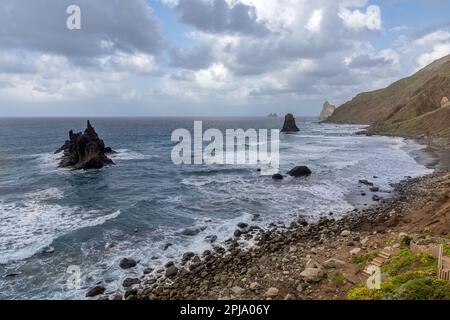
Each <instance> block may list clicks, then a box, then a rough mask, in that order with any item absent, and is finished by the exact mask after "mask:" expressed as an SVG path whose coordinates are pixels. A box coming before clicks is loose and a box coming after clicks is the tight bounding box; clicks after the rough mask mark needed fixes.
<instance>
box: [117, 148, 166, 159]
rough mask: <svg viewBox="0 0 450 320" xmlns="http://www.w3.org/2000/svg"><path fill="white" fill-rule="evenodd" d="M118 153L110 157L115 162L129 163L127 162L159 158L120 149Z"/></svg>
mask: <svg viewBox="0 0 450 320" xmlns="http://www.w3.org/2000/svg"><path fill="white" fill-rule="evenodd" d="M116 152H117V153H115V154H112V155H110V158H111V159H113V160H119V161H127V160H148V159H154V158H158V155H151V154H143V153H140V152H136V151H132V150H128V149H118V150H116Z"/></svg>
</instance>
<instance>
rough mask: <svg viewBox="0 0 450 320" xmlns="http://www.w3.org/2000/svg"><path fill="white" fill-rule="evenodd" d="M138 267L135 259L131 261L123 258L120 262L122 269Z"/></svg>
mask: <svg viewBox="0 0 450 320" xmlns="http://www.w3.org/2000/svg"><path fill="white" fill-rule="evenodd" d="M136 265H137V261H136V260H134V259H129V258H123V259H122V260H120V262H119V267H120V268H122V269H131V268H134V267H136Z"/></svg>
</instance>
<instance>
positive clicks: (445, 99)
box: [327, 55, 450, 144]
mask: <svg viewBox="0 0 450 320" xmlns="http://www.w3.org/2000/svg"><path fill="white" fill-rule="evenodd" d="M449 98H450V55H448V56H445V57H443V58H441V59H439V60H436V61H434V62H433V63H432V64H430V65H428V66H427V67H425V68H423V69H422V70H420V71H418V72H417V73H415V74H414V75H412V76H410V77H408V78H404V79H401V80H399V81H397V82H395V83H393V84H392V85H390V86H388V87H387V88H384V89H380V90H376V91H372V92H366V93H361V94H359V95H357V96H356V97H354V98H353V99H352V100H351V101H348V102H346V103H345V104H343V105H342V106H340V107H339V108H337V109H336V110H335V112H334V113H333V115H332V116H331V117H330V118H329V119H328V120H327V121H328V122H331V123H351V124H368V125H370V128H369V131H370V132H372V133H378V134H389V135H401V136H414V137H417V136H421V135H424V136H427V137H430V138H432V139H435V140H440V141H441V142H442V141H444V142H445V143H446V144H448V142H450V103H449Z"/></svg>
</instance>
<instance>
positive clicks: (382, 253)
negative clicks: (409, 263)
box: [378, 250, 392, 260]
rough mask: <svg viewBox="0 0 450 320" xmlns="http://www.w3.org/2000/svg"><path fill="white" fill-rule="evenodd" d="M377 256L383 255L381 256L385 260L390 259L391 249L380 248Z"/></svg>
mask: <svg viewBox="0 0 450 320" xmlns="http://www.w3.org/2000/svg"><path fill="white" fill-rule="evenodd" d="M378 256H380V257H383V258H385V259H386V260H387V259H390V258H391V257H392V252H391V251H387V250H382V251H381V252H380V253H379V254H378Z"/></svg>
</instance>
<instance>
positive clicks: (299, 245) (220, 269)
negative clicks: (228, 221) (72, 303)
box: [90, 171, 450, 300]
mask: <svg viewBox="0 0 450 320" xmlns="http://www.w3.org/2000/svg"><path fill="white" fill-rule="evenodd" d="M449 183H450V174H449V173H448V172H447V171H439V172H436V173H434V174H432V175H429V176H425V177H421V178H415V179H406V180H404V181H402V182H400V183H398V184H397V185H395V186H394V195H393V197H392V198H390V199H382V200H381V201H379V202H378V203H377V205H374V206H372V207H370V208H365V209H364V208H360V209H355V210H353V211H352V212H349V213H348V214H347V215H346V216H344V217H343V218H341V219H334V218H333V216H332V215H331V213H330V216H329V217H326V218H325V217H323V218H321V219H320V220H319V221H318V222H317V223H315V224H308V222H307V221H305V220H304V219H299V220H298V221H295V222H293V223H292V224H291V225H290V227H288V228H286V227H285V228H283V227H276V226H273V228H272V229H270V230H267V231H263V230H261V229H260V228H258V227H256V226H249V225H247V224H244V223H242V224H240V225H239V226H238V229H237V231H239V232H236V233H235V234H234V237H233V238H232V239H230V240H229V241H227V242H226V246H225V247H221V246H214V247H213V249H212V250H207V251H205V252H203V253H201V254H198V253H194V252H186V253H185V254H184V255H183V257H182V258H181V260H180V261H172V262H169V263H167V264H166V265H165V267H164V268H160V269H157V270H153V269H151V268H147V269H145V270H144V274H143V275H141V276H140V277H135V278H127V279H125V280H124V281H123V290H122V291H121V292H116V293H114V294H109V295H106V296H101V297H100V299H110V300H121V299H126V300H149V299H150V300H160V299H161V300H167V299H177V300H178V299H189V300H196V299H225V300H228V299H250V300H259V299H345V298H346V293H347V291H348V290H349V289H350V288H352V287H353V286H355V285H356V284H357V283H360V282H362V281H364V279H365V276H364V275H363V274H362V270H363V267H364V266H362V265H358V264H355V263H354V260H355V259H356V258H358V257H360V256H362V255H364V254H368V253H369V252H371V251H373V250H374V249H377V248H383V246H385V245H386V243H388V242H389V241H390V242H395V245H397V246H400V243H401V238H402V237H405V234H408V233H410V232H420V228H423V226H425V225H428V226H430V225H432V224H433V219H434V221H435V222H436V217H431V216H430V217H420V214H419V217H416V220H418V221H419V222H418V223H416V224H415V223H414V221H413V220H414V217H413V218H411V217H410V214H411V213H413V212H415V210H417V209H418V208H421V207H423V206H424V204H427V206H430V203H431V202H432V201H435V202H438V201H439V200H438V198H437V197H436V194H435V193H434V192H436V193H437V192H439V194H441V193H442V190H447V191H448V189H449V185H450V184H449ZM436 188H439V189H436ZM431 207H432V206H430V208H431ZM411 219H413V220H411ZM430 219H431V221H428V220H430ZM445 219H447V217H446V215H445V214H444V220H443V223H439V228H436V231H437V232H440V233H441V234H443V235H446V236H448V235H449V228H450V223H449V222H448V221H447V220H445ZM416 222H417V221H416ZM430 223H431V224H430ZM415 227H416V229H415V230H414V228H415ZM244 238H245V239H247V240H248V239H254V241H255V246H253V247H250V248H248V247H243V246H241V242H240V240H241V239H244ZM134 265H135V264H134ZM104 291H105V290H102V287H101V285H99V286H98V287H96V288H93V289H91V292H90V293H92V292H94V293H97V294H100V295H101V294H103V292H104ZM95 295H96V294H94V295H90V296H95Z"/></svg>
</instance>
